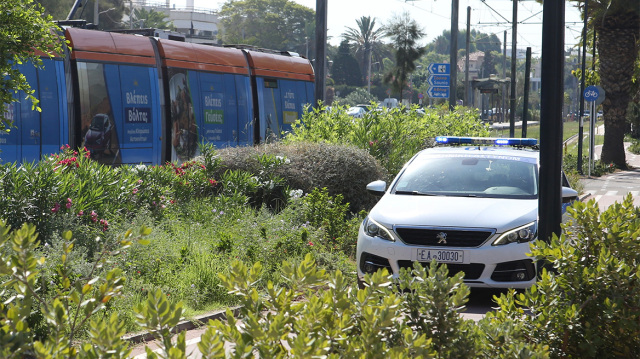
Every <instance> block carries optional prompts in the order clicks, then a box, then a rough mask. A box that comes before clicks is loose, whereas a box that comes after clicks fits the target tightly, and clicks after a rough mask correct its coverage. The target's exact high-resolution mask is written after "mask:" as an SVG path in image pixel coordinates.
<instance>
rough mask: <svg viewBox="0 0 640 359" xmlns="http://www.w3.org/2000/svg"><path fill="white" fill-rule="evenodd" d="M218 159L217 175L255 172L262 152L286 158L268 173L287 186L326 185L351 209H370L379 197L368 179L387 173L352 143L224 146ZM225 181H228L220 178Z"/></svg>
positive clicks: (308, 190)
mask: <svg viewBox="0 0 640 359" xmlns="http://www.w3.org/2000/svg"><path fill="white" fill-rule="evenodd" d="M217 154H218V156H219V157H220V160H221V163H220V167H219V169H218V171H219V172H220V174H217V175H216V176H217V177H222V176H224V171H241V172H243V173H251V174H253V176H251V177H254V176H258V175H259V174H260V173H261V171H264V167H263V166H262V165H261V164H260V163H259V161H258V159H259V158H261V157H262V156H265V155H269V156H272V157H273V156H279V157H280V158H283V159H285V160H284V162H282V163H280V164H279V165H278V166H276V167H275V168H272V169H271V170H272V174H271V175H270V176H277V177H280V178H282V179H283V181H284V184H286V188H288V189H290V190H294V191H295V190H302V191H303V193H311V192H312V191H313V190H314V189H315V188H327V191H328V194H329V195H331V196H336V195H338V194H340V195H342V196H343V199H344V201H345V202H348V203H349V208H350V210H351V211H352V212H354V213H357V212H358V211H360V210H362V209H370V208H371V207H373V205H374V204H375V203H376V202H377V200H378V198H377V197H375V196H373V195H371V194H369V193H368V192H367V191H366V185H367V184H368V183H369V182H372V181H375V180H379V179H386V178H388V175H387V174H386V172H385V171H384V170H383V169H382V168H381V167H380V165H379V164H378V163H377V162H376V160H375V159H374V158H373V157H371V155H369V154H368V153H367V152H366V151H364V150H360V149H357V148H355V147H353V146H344V145H338V144H327V143H308V142H299V143H291V144H282V143H277V144H267V145H260V146H256V147H234V148H224V149H220V150H218V152H217ZM251 177H248V178H247V179H245V180H242V181H239V180H236V181H233V182H232V183H234V185H236V186H237V185H238V184H239V183H247V182H248V181H249V178H251ZM223 182H225V183H226V182H228V181H223Z"/></svg>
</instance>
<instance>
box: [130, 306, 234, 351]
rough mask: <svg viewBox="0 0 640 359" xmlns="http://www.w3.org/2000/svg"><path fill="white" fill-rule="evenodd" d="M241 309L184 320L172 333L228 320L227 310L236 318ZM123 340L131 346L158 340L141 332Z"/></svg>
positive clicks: (232, 308)
mask: <svg viewBox="0 0 640 359" xmlns="http://www.w3.org/2000/svg"><path fill="white" fill-rule="evenodd" d="M240 308H241V307H231V308H227V309H223V310H219V311H215V312H212V313H208V314H204V315H200V316H196V317H194V318H193V319H191V320H184V321H181V322H180V323H178V325H176V326H175V327H173V328H172V329H171V333H174V334H176V333H180V332H183V331H185V330H192V329H196V328H199V327H202V326H204V325H206V324H207V323H208V322H209V320H225V319H226V318H227V314H226V313H227V310H230V311H231V312H232V313H233V315H234V316H236V317H237V316H238V314H239V313H240ZM122 339H124V340H126V341H128V342H129V343H131V344H140V343H144V342H149V341H152V340H156V339H157V338H156V337H155V336H154V333H151V332H140V333H133V334H127V335H124V336H123V337H122Z"/></svg>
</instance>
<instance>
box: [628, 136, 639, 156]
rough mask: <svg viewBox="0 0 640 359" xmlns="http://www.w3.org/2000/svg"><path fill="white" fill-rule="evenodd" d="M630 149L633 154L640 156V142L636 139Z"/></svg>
mask: <svg viewBox="0 0 640 359" xmlns="http://www.w3.org/2000/svg"><path fill="white" fill-rule="evenodd" d="M628 149H629V152H631V153H633V154H636V155H638V154H640V140H637V139H634V140H633V141H632V142H631V145H630V146H629V148H628Z"/></svg>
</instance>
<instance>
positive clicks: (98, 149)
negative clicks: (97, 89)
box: [84, 113, 113, 153]
mask: <svg viewBox="0 0 640 359" xmlns="http://www.w3.org/2000/svg"><path fill="white" fill-rule="evenodd" d="M112 132H113V125H112V124H111V121H110V120H109V116H108V115H106V114H104V113H99V114H97V115H95V116H93V119H92V120H91V125H90V126H89V130H88V131H87V133H86V134H85V136H84V146H85V147H86V148H87V149H88V150H89V151H91V152H95V153H102V152H104V151H105V150H108V149H110V148H111V135H112Z"/></svg>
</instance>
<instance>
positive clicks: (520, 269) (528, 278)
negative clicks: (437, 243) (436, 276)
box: [356, 226, 536, 288]
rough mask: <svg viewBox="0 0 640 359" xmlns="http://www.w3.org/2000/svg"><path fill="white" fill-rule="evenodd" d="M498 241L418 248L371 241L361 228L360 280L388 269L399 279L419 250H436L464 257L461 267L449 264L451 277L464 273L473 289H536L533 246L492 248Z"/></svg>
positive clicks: (466, 280)
mask: <svg viewBox="0 0 640 359" xmlns="http://www.w3.org/2000/svg"><path fill="white" fill-rule="evenodd" d="M496 238H497V235H494V236H492V237H491V238H490V239H489V240H487V241H486V242H485V243H484V244H483V245H481V246H479V247H474V248H466V247H465V248H462V247H427V246H415V245H407V244H405V243H403V242H401V241H395V242H392V241H387V240H384V239H382V238H379V237H370V236H368V235H366V234H365V233H364V231H363V228H362V226H361V227H360V231H359V234H358V244H357V258H356V260H357V262H356V263H357V267H358V277H359V279H360V280H362V279H363V278H364V275H365V274H366V273H369V272H375V271H376V270H378V269H380V268H387V270H389V272H390V273H391V274H393V276H394V277H396V278H397V277H398V274H399V273H400V269H401V268H410V267H412V266H413V262H415V261H417V260H418V250H422V249H432V250H434V251H442V250H447V251H456V252H457V253H461V252H462V253H463V255H462V260H461V261H460V263H447V267H448V268H449V273H450V275H453V274H455V273H457V272H460V271H462V272H464V273H465V279H464V282H465V284H467V285H468V286H469V287H478V288H528V287H530V286H531V285H533V284H534V283H535V281H536V268H535V263H534V262H533V260H532V259H531V257H530V256H528V255H527V254H528V253H529V252H530V249H529V243H510V244H507V245H502V246H492V245H491V243H492V242H493V241H494V240H495V239H496ZM460 251H461V252H460ZM421 263H423V264H428V262H421Z"/></svg>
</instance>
